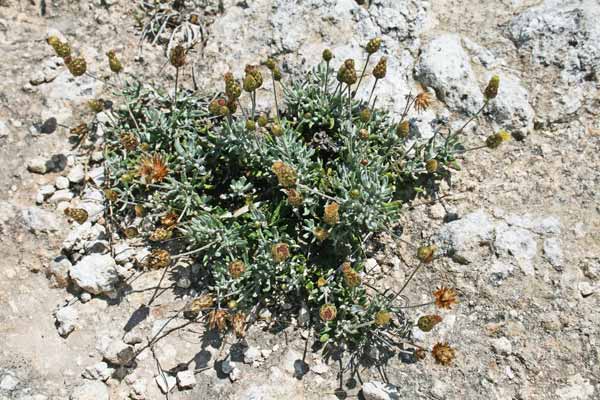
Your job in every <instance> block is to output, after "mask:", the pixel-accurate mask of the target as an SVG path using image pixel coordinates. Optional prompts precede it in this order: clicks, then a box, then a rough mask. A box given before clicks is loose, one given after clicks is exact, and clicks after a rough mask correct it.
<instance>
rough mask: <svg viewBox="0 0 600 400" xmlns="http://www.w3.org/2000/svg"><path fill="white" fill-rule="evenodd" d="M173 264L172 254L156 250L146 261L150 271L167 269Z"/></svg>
mask: <svg viewBox="0 0 600 400" xmlns="http://www.w3.org/2000/svg"><path fill="white" fill-rule="evenodd" d="M169 264H171V254H170V253H169V252H168V251H167V250H164V249H154V250H152V252H151V253H150V254H149V255H148V257H147V259H146V265H147V266H148V268H150V269H161V268H166V267H168V266H169Z"/></svg>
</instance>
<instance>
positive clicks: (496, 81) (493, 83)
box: [483, 75, 500, 100]
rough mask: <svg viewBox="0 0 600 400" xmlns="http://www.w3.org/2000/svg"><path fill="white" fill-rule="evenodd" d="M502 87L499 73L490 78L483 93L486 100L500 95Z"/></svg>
mask: <svg viewBox="0 0 600 400" xmlns="http://www.w3.org/2000/svg"><path fill="white" fill-rule="evenodd" d="M499 88H500V77H499V76H498V75H494V76H492V78H491V79H490V81H489V83H488V85H487V87H486V88H485V91H484V92H483V95H484V96H485V98H486V100H491V99H494V98H495V97H496V96H497V95H498V89H499Z"/></svg>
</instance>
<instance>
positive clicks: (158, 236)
mask: <svg viewBox="0 0 600 400" xmlns="http://www.w3.org/2000/svg"><path fill="white" fill-rule="evenodd" d="M171 236H173V231H171V230H170V229H165V228H156V229H155V230H154V232H152V233H151V234H150V236H149V237H148V240H150V241H151V242H162V241H164V240H169V239H170V238H171Z"/></svg>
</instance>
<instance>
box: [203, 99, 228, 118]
mask: <svg viewBox="0 0 600 400" xmlns="http://www.w3.org/2000/svg"><path fill="white" fill-rule="evenodd" d="M208 111H209V112H210V113H211V114H212V115H215V116H224V115H227V113H228V112H229V109H228V108H227V102H226V101H225V99H215V100H213V101H211V102H210V104H209V105H208Z"/></svg>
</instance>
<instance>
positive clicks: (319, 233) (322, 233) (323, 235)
mask: <svg viewBox="0 0 600 400" xmlns="http://www.w3.org/2000/svg"><path fill="white" fill-rule="evenodd" d="M313 235H315V238H317V240H318V241H319V242H322V241H324V240H326V239H327V238H328V237H329V232H327V229H324V228H321V227H316V228H315V229H314V230H313Z"/></svg>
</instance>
